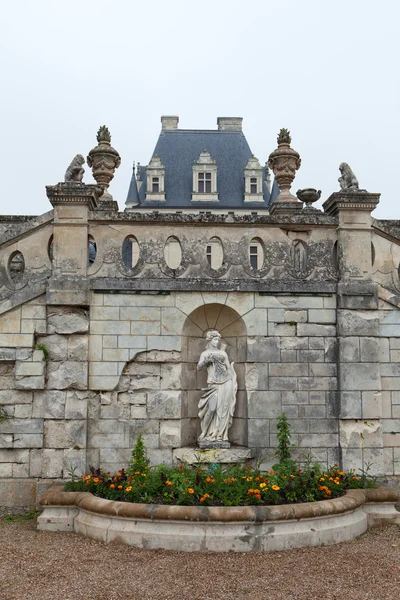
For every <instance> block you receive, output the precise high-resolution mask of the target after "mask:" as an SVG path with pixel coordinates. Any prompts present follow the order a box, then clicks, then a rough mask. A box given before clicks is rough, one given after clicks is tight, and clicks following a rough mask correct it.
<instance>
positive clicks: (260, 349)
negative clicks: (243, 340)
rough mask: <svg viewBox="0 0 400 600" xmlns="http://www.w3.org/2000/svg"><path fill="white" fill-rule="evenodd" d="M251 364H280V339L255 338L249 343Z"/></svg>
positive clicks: (248, 355) (248, 353)
mask: <svg viewBox="0 0 400 600" xmlns="http://www.w3.org/2000/svg"><path fill="white" fill-rule="evenodd" d="M247 360H248V361H249V362H261V363H262V362H269V361H272V362H279V360H280V348H279V338H268V337H255V338H252V339H249V340H248V342H247Z"/></svg>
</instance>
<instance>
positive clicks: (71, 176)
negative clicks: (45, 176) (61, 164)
mask: <svg viewBox="0 0 400 600" xmlns="http://www.w3.org/2000/svg"><path fill="white" fill-rule="evenodd" d="M84 162H85V159H84V158H83V156H82V154H77V155H76V156H75V158H74V160H73V161H72V162H71V164H70V165H69V167H68V169H67V170H66V171H65V177H64V181H69V182H71V181H75V182H81V181H82V179H83V174H84V172H85V169H84V168H83V167H82V165H83V164H84Z"/></svg>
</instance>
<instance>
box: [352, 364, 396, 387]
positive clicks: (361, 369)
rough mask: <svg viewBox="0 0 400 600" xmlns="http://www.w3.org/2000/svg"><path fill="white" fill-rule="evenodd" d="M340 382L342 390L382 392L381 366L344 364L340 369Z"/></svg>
mask: <svg viewBox="0 0 400 600" xmlns="http://www.w3.org/2000/svg"><path fill="white" fill-rule="evenodd" d="M340 382H341V389H342V390H380V389H381V377H380V370H379V364H377V363H343V364H342V365H341V367H340ZM382 383H383V382H382ZM384 389H385V388H384ZM386 389H387V388H386Z"/></svg>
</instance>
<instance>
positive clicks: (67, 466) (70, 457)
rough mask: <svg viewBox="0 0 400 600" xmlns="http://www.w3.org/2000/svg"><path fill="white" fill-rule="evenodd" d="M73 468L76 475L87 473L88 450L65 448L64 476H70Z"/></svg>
mask: <svg viewBox="0 0 400 600" xmlns="http://www.w3.org/2000/svg"><path fill="white" fill-rule="evenodd" d="M72 470H74V475H75V476H76V477H81V476H82V475H85V474H86V451H85V450H84V449H82V450H74V449H72V450H64V461H63V476H64V477H69V476H70V475H69V474H70V472H71V471H72Z"/></svg>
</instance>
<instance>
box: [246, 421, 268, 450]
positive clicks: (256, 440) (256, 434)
mask: <svg viewBox="0 0 400 600" xmlns="http://www.w3.org/2000/svg"><path fill="white" fill-rule="evenodd" d="M248 440H249V441H248V443H249V446H250V447H253V448H268V447H269V445H270V442H269V419H249V420H248Z"/></svg>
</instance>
